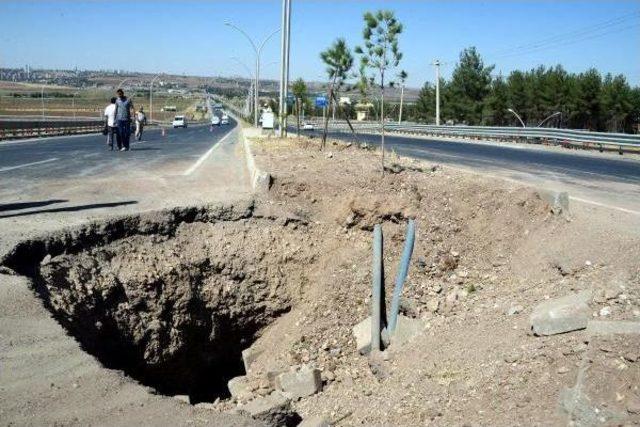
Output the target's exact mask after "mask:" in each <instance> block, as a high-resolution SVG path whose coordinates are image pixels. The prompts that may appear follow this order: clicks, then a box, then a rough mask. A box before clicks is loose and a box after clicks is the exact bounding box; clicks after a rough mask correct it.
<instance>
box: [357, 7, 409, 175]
mask: <svg viewBox="0 0 640 427" xmlns="http://www.w3.org/2000/svg"><path fill="white" fill-rule="evenodd" d="M364 23H365V25H364V30H363V31H362V36H363V38H364V47H361V46H358V47H356V49H355V51H356V53H358V54H360V55H361V58H360V60H361V63H362V64H363V65H364V66H365V67H367V68H370V69H372V70H373V72H374V76H373V78H374V81H375V82H376V85H378V86H379V87H380V132H381V148H382V173H384V118H385V116H384V88H385V86H386V85H390V86H391V85H392V84H393V83H392V82H390V81H386V80H385V76H386V75H387V73H390V72H391V71H392V70H393V69H394V68H396V67H397V66H398V65H399V64H400V60H401V59H402V53H401V52H400V50H399V49H398V36H399V35H400V33H402V24H401V23H400V22H399V21H398V20H397V19H396V17H395V15H394V13H393V12H392V11H390V10H379V11H377V12H376V13H375V14H374V13H371V12H366V13H365V14H364Z"/></svg>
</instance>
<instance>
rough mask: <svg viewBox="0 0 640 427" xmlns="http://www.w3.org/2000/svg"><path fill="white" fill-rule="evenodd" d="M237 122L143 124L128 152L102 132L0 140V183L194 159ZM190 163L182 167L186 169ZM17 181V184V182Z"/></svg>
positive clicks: (93, 173) (103, 171) (124, 169)
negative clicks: (164, 128) (111, 147)
mask: <svg viewBox="0 0 640 427" xmlns="http://www.w3.org/2000/svg"><path fill="white" fill-rule="evenodd" d="M235 126H236V123H235V122H234V121H232V122H230V124H229V126H220V127H214V130H213V132H210V131H209V127H208V126H205V125H191V126H188V127H187V128H186V129H183V128H178V129H171V128H169V129H167V131H166V135H165V136H162V133H161V130H160V129H149V128H147V129H145V131H144V133H143V140H142V142H136V141H134V140H133V137H132V140H131V150H130V151H127V152H117V151H109V150H108V147H107V145H106V137H103V136H102V135H95V134H91V135H77V136H63V137H52V138H43V139H33V140H29V141H21V140H15V141H8V142H4V143H0V179H1V180H2V182H3V187H4V186H7V185H11V183H12V182H13V183H16V181H18V180H25V179H27V180H37V179H42V178H47V179H51V178H69V177H88V176H94V175H97V174H101V173H109V174H113V175H114V176H117V175H118V173H120V172H122V171H126V170H131V169H138V170H140V169H152V168H158V167H159V166H162V165H163V164H165V163H167V164H168V163H173V162H175V161H177V160H184V161H185V162H189V161H192V163H193V164H195V162H197V160H198V159H199V158H200V156H202V155H203V154H205V153H206V152H207V150H209V149H210V148H211V146H212V144H215V143H216V142H217V141H219V140H220V139H222V138H223V137H224V136H225V135H226V134H227V133H228V132H230V131H231V130H232V129H233V128H234V127H235ZM187 171H188V168H185V172H187ZM16 184H17V183H16Z"/></svg>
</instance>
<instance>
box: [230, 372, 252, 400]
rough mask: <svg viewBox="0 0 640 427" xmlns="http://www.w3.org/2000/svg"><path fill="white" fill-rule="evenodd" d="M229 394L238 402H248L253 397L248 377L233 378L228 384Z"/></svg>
mask: <svg viewBox="0 0 640 427" xmlns="http://www.w3.org/2000/svg"><path fill="white" fill-rule="evenodd" d="M227 387H228V388H229V393H231V396H232V397H233V398H235V399H236V400H240V401H246V400H249V399H251V398H252V397H253V393H252V390H251V385H250V384H249V380H248V379H247V377H246V376H244V375H243V376H240V377H235V378H231V379H230V380H229V382H228V383H227Z"/></svg>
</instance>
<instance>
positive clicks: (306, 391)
mask: <svg viewBox="0 0 640 427" xmlns="http://www.w3.org/2000/svg"><path fill="white" fill-rule="evenodd" d="M276 387H277V389H278V390H280V391H281V392H282V394H283V395H284V396H286V397H288V398H290V399H300V398H302V397H307V396H311V395H312V394H316V393H317V392H319V391H320V390H322V378H321V377H320V370H318V369H316V368H312V367H310V366H306V365H305V366H302V367H301V368H300V369H298V370H295V371H289V372H284V373H282V374H280V375H278V377H277V378H276Z"/></svg>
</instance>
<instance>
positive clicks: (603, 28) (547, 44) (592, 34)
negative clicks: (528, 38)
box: [440, 11, 640, 66]
mask: <svg viewBox="0 0 640 427" xmlns="http://www.w3.org/2000/svg"><path fill="white" fill-rule="evenodd" d="M637 18H640V11H636V12H633V13H630V14H626V15H622V16H618V17H615V18H611V19H607V20H604V21H601V22H598V23H595V24H593V25H589V26H585V27H580V28H577V29H574V30H571V31H568V32H565V33H560V34H556V35H553V36H549V37H545V38H543V39H539V40H537V41H532V42H528V43H524V44H520V45H518V46H514V47H510V48H506V49H501V50H498V51H495V52H493V53H490V54H488V55H483V59H486V58H490V59H492V60H494V59H503V58H510V57H514V56H520V55H529V54H532V53H538V52H542V51H544V50H546V49H555V48H557V47H563V46H567V45H571V44H575V43H580V42H583V41H586V40H592V39H595V38H599V37H603V36H606V35H609V34H613V33H619V32H622V31H627V30H629V29H632V28H636V27H637V26H639V25H640V21H638V22H635V23H632V24H630V25H629V22H628V21H630V20H634V19H637ZM625 24H626V25H625ZM457 62H458V60H457V59H456V60H448V61H441V62H440V64H441V65H442V66H448V65H452V64H455V63H457Z"/></svg>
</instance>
